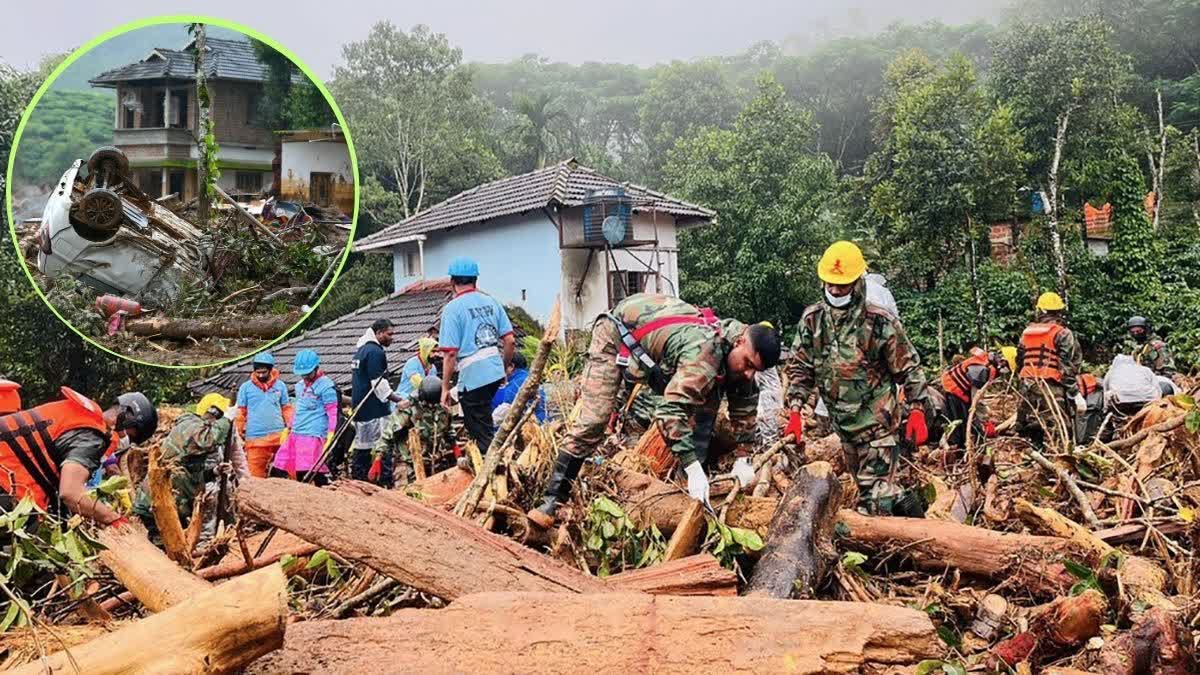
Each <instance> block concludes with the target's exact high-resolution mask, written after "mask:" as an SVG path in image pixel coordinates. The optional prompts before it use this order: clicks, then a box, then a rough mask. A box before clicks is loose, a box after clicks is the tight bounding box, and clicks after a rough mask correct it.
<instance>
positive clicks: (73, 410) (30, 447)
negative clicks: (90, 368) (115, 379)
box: [0, 387, 117, 509]
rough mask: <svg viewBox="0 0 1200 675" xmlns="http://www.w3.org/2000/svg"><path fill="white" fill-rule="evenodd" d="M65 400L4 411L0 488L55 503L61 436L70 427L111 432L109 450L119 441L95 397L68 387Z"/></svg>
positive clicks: (43, 503)
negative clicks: (6, 413) (58, 444)
mask: <svg viewBox="0 0 1200 675" xmlns="http://www.w3.org/2000/svg"><path fill="white" fill-rule="evenodd" d="M62 394H63V396H64V397H65V398H64V399H63V400H61V401H53V402H51V403H45V404H43V405H39V406H37V407H35V408H31V409H29V410H20V411H17V412H14V413H12V414H9V415H4V416H3V417H0V490H3V491H4V492H6V493H8V494H10V495H12V496H13V497H14V498H15V499H18V500H19V499H21V498H23V497H25V496H26V495H29V496H30V497H31V498H32V499H33V501H34V503H36V504H37V505H38V506H39V507H41V508H43V509H49V508H50V504H51V502H54V501H57V500H58V480H59V473H60V471H61V467H62V461H63V458H64V456H65V453H63V452H62V451H61V450H59V448H58V447H57V446H56V445H55V441H56V440H57V439H58V438H59V437H61V436H62V435H63V434H65V433H67V432H68V431H74V430H76V429H94V430H96V431H99V432H100V433H102V434H104V435H105V436H108V437H109V445H108V448H106V449H105V454H108V453H109V452H112V451H113V450H115V449H116V447H117V434H116V433H114V432H113V431H112V430H110V429H109V428H108V423H107V422H105V421H104V411H103V410H102V409H101V408H100V406H99V405H98V404H97V403H96V402H95V401H93V400H91V399H89V398H87V397H86V396H83V395H82V394H79V393H77V392H75V391H74V390H72V389H70V388H68V387H63V388H62Z"/></svg>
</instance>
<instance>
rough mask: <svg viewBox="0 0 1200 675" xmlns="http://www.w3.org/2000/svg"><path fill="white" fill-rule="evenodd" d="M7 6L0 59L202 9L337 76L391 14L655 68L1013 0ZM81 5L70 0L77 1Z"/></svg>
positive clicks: (555, 54)
mask: <svg viewBox="0 0 1200 675" xmlns="http://www.w3.org/2000/svg"><path fill="white" fill-rule="evenodd" d="M18 2H19V4H18ZM18 2H12V3H5V4H6V5H8V6H6V7H4V8H3V10H2V11H3V19H2V20H0V61H4V62H7V63H9V64H11V65H13V66H16V67H18V68H30V67H33V66H35V65H36V64H37V62H38V60H39V59H40V58H41V57H42V56H43V55H45V54H48V53H57V52H64V51H68V50H70V49H72V48H74V47H77V46H79V45H81V44H83V43H85V42H87V41H88V40H90V39H91V38H93V37H95V36H96V35H99V34H100V33H103V32H105V31H107V30H109V29H112V28H115V27H116V26H118V25H120V24H122V23H125V22H128V21H133V20H136V19H140V18H145V17H149V16H156V15H161V14H177V13H184V12H189V11H190V12H201V13H204V14H206V15H208V16H213V17H220V18H225V19H229V20H232V21H237V22H239V23H242V24H244V25H247V26H250V27H252V28H255V29H257V30H259V31H261V32H262V33H264V34H266V35H267V36H269V37H272V38H274V39H275V40H277V41H278V42H280V43H281V44H283V45H284V46H286V47H287V48H289V49H290V50H292V51H293V52H294V53H295V54H296V55H297V56H299V57H300V58H301V59H302V60H304V61H305V62H306V63H307V64H308V65H309V66H310V67H312V68H313V69H314V70H315V71H316V72H317V73H318V74H320V75H322V76H325V77H327V76H328V75H330V74H331V72H332V70H333V67H334V66H335V65H336V64H338V63H339V62H340V61H341V46H342V45H343V44H344V43H346V42H349V41H355V40H361V39H363V38H364V37H365V36H366V35H367V32H368V31H369V30H370V27H371V26H372V25H373V24H374V23H376V22H377V21H380V20H384V19H387V20H390V21H391V22H392V23H394V24H395V25H396V26H397V27H400V28H402V29H404V30H408V29H409V28H410V27H412V26H413V25H414V24H418V23H424V24H428V25H429V26H430V27H432V28H433V29H434V30H435V31H437V32H442V33H446V34H447V36H448V37H449V39H450V42H451V43H452V44H453V45H455V46H457V47H460V48H462V50H463V54H464V58H465V59H466V60H468V61H484V62H499V61H508V60H511V59H513V58H516V57H519V56H522V55H524V54H527V53H536V54H538V55H540V56H544V57H547V58H549V59H550V60H552V61H566V62H569V63H582V62H584V61H609V62H622V63H636V64H639V65H650V64H654V63H660V62H666V61H670V60H673V59H692V58H697V57H702V56H720V55H732V54H735V53H737V52H740V51H742V50H744V49H745V48H746V47H748V46H750V45H751V44H753V43H754V42H757V41H759V40H774V41H781V40H783V39H785V38H787V37H789V36H794V35H802V36H805V35H807V36H813V35H816V36H830V35H843V34H864V33H873V32H876V31H878V30H880V29H882V28H884V27H886V26H887V25H888V24H889V23H892V22H894V21H897V20H904V21H908V22H920V21H926V20H929V19H940V20H942V21H944V22H946V23H964V22H968V21H972V20H975V19H979V18H989V17H994V16H996V15H997V14H998V13H999V12H1000V9H1001V8H1003V7H1004V6H1007V5H1008V4H1009V2H1008V1H1007V0H845V1H843V2H837V1H836V0H834V1H831V2H814V1H812V0H792V1H790V2H789V1H787V0H730V1H721V0H691V1H687V0H607V1H603V0H594V1H591V2H580V1H578V0H558V1H557V2H555V1H552V0H492V1H487V0H423V1H421V2H414V1H411V0H333V1H330V0H324V1H314V0H290V1H289V0H250V1H247V0H185V1H178V2H163V1H162V0H119V1H118V2H88V3H76V2H72V3H60V2H44V1H43V2H29V1H28V0H18ZM68 5H69V6H68Z"/></svg>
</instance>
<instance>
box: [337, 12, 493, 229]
mask: <svg viewBox="0 0 1200 675" xmlns="http://www.w3.org/2000/svg"><path fill="white" fill-rule="evenodd" d="M342 56H343V59H344V63H343V64H342V65H340V66H338V67H337V68H336V69H335V70H334V80H333V85H332V89H333V91H334V94H335V97H336V98H337V100H338V101H339V102H340V103H341V106H342V109H343V112H344V113H345V115H346V117H347V118H348V121H349V123H350V125H351V128H352V130H353V132H354V136H355V144H356V147H357V149H358V160H359V166H360V169H362V170H363V171H364V172H365V173H370V174H371V175H373V176H374V177H375V178H376V179H377V180H378V181H379V183H380V184H381V185H383V186H384V187H385V188H386V189H388V190H390V191H393V192H396V193H398V194H399V195H400V196H401V200H400V206H401V212H402V213H403V215H404V216H405V217H408V216H410V215H412V214H413V213H416V212H417V211H420V210H421V209H423V208H426V207H428V206H430V205H432V204H436V203H437V202H439V201H441V200H442V199H445V198H447V197H449V196H451V195H453V194H455V193H457V192H460V191H462V190H465V189H468V188H470V187H473V186H475V185H478V184H479V183H483V182H486V181H488V180H491V179H494V178H497V177H498V176H499V175H500V173H501V167H500V163H499V161H498V160H497V158H496V156H495V153H494V152H493V151H492V149H491V147H490V145H489V141H488V139H487V138H486V137H485V128H486V124H487V120H488V118H489V114H490V108H489V106H488V104H487V102H486V101H484V100H483V99H482V97H480V96H479V94H478V93H477V92H476V91H475V89H474V87H473V86H472V70H471V68H469V67H466V66H464V65H463V64H462V51H461V50H459V49H457V48H455V47H451V46H450V43H449V41H447V39H446V36H445V35H443V34H441V33H434V32H432V31H430V30H429V28H428V27H426V26H416V27H414V28H413V29H412V31H410V32H408V33H405V32H404V31H402V30H399V29H397V28H396V27H395V26H393V25H392V24H391V23H388V22H386V21H384V22H380V23H377V24H375V26H374V27H373V28H372V29H371V33H370V35H368V36H367V38H366V39H365V40H363V41H361V42H352V43H349V44H347V45H346V46H345V47H343V49H342ZM365 206H366V207H367V208H368V209H370V208H372V205H371V204H365Z"/></svg>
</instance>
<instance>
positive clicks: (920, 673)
mask: <svg viewBox="0 0 1200 675" xmlns="http://www.w3.org/2000/svg"><path fill="white" fill-rule="evenodd" d="M945 665H946V662H945V661H942V660H941V659H925V660H924V661H922V662H920V663H918V664H917V667H916V669H915V670H913V675H934V674H935V673H942V672H945Z"/></svg>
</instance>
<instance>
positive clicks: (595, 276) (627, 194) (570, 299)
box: [355, 159, 716, 330]
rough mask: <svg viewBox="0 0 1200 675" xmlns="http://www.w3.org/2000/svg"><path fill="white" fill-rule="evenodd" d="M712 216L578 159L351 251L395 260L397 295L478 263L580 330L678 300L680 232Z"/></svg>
mask: <svg viewBox="0 0 1200 675" xmlns="http://www.w3.org/2000/svg"><path fill="white" fill-rule="evenodd" d="M715 217H716V214H715V213H714V212H713V211H712V210H710V209H708V208H705V207H703V206H700V205H696V204H690V203H688V202H686V201H683V200H681V199H678V198H675V197H672V196H670V195H667V194H663V193H661V192H657V191H655V190H651V189H649V188H646V187H642V186H640V185H634V184H631V183H624V182H621V181H618V180H616V179H613V178H609V177H608V176H605V175H603V174H601V173H599V172H597V171H595V170H593V169H589V168H587V167H585V166H581V165H579V163H578V162H576V161H575V160H574V159H569V160H566V161H563V162H560V163H558V164H554V165H551V166H548V167H546V168H544V169H538V170H536V171H532V172H530V173H526V174H522V175H519V176H511V177H508V178H502V179H500V180H497V181H493V182H491V183H486V184H484V185H480V186H478V187H475V188H472V189H470V190H467V191H465V192H462V193H459V194H457V195H455V196H453V197H451V198H449V199H447V200H446V201H443V202H441V203H439V204H436V205H434V206H431V207H429V208H428V209H425V210H423V211H421V212H419V213H417V214H415V215H413V216H412V217H410V218H407V219H405V220H402V221H400V222H398V223H396V224H394V225H391V226H390V227H387V228H385V229H383V230H381V231H379V232H376V233H375V234H372V235H371V236H369V237H365V238H363V239H360V240H359V241H358V242H357V243H356V245H355V250H357V251H360V252H365V253H384V254H387V255H391V256H392V269H393V276H394V282H395V287H396V288H403V287H404V286H406V285H408V284H411V283H413V282H415V281H419V280H421V279H424V278H426V277H427V276H428V277H437V276H441V275H445V274H446V272H447V269H448V267H449V264H450V261H451V260H452V259H453V258H454V257H456V256H459V255H468V256H471V257H473V258H475V260H476V261H478V262H479V266H480V285H481V286H483V287H486V288H487V292H488V293H490V294H491V295H493V296H495V297H496V298H497V299H499V300H500V301H501V302H502V303H504V304H505V305H509V306H519V307H521V308H523V309H524V310H525V311H526V312H528V313H529V314H530V315H531V316H533V317H534V318H536V319H539V320H542V319H545V318H546V317H547V316H548V315H549V313H550V309H551V307H552V305H553V303H554V298H555V296H556V295H557V296H559V297H561V298H562V308H563V323H564V326H565V327H566V328H567V329H576V330H583V329H587V328H588V327H590V325H591V322H592V320H593V319H594V318H595V317H596V316H597V315H598V314H600V313H601V312H604V311H605V310H607V309H608V308H609V307H611V306H613V305H614V304H616V303H617V302H618V301H619V300H621V299H622V298H624V297H625V296H627V295H631V294H633V293H638V292H642V291H651V292H660V293H666V294H670V295H678V294H679V238H678V234H679V232H680V231H682V230H684V229H686V228H689V227H697V226H702V225H706V224H709V223H711V222H713V220H714V219H715Z"/></svg>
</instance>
